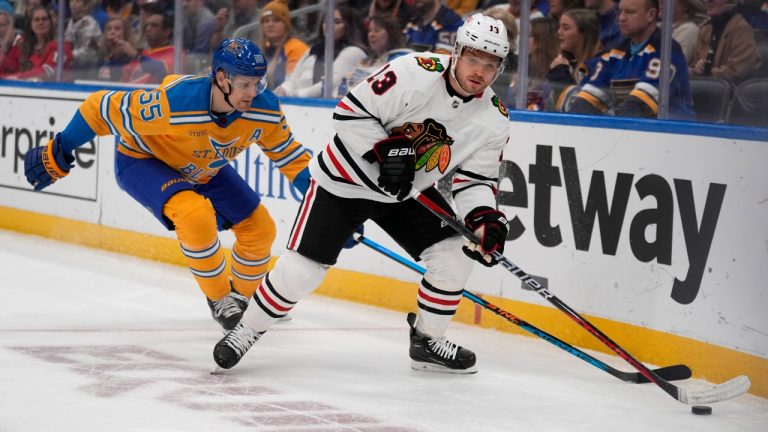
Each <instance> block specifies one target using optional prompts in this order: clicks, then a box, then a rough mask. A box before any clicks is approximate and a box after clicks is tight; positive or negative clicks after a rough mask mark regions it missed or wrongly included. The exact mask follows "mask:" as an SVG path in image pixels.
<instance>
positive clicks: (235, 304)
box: [206, 281, 248, 330]
mask: <svg viewBox="0 0 768 432" xmlns="http://www.w3.org/2000/svg"><path fill="white" fill-rule="evenodd" d="M231 283H232V281H230V286H231ZM206 300H208V307H210V308H211V315H212V316H213V319H215V320H216V322H217V323H219V324H220V325H221V326H222V327H224V330H232V329H233V328H235V326H236V325H237V323H238V322H240V318H242V317H243V312H245V309H246V308H247V307H248V297H246V296H244V295H242V294H240V293H238V292H237V291H235V288H234V287H232V290H231V291H230V293H229V294H227V296H226V297H224V298H223V299H221V300H217V301H212V300H211V299H206Z"/></svg>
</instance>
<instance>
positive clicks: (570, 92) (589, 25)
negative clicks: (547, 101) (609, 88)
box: [547, 9, 601, 112]
mask: <svg viewBox="0 0 768 432" xmlns="http://www.w3.org/2000/svg"><path fill="white" fill-rule="evenodd" d="M557 38H558V40H559V41H560V55H558V56H557V58H555V60H554V61H553V62H552V64H551V65H550V69H549V72H547V79H548V80H549V83H550V85H551V86H552V90H553V96H554V100H555V110H556V111H561V112H566V111H567V107H568V106H569V103H570V100H571V99H572V97H574V96H575V95H576V90H578V86H580V85H581V84H582V83H583V82H584V81H586V79H587V78H589V76H590V75H592V73H593V72H594V71H595V65H596V64H597V62H598V61H600V58H599V56H598V55H599V54H600V51H601V46H600V22H599V18H598V14H597V12H596V11H594V10H592V9H571V10H567V11H565V12H563V14H562V15H560V25H559V27H558V29H557Z"/></svg>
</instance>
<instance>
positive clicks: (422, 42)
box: [405, 0, 464, 54]
mask: <svg viewBox="0 0 768 432" xmlns="http://www.w3.org/2000/svg"><path fill="white" fill-rule="evenodd" d="M462 24H464V20H462V19H461V17H460V16H459V15H458V14H457V13H456V12H454V11H453V10H452V9H450V8H448V7H447V6H445V5H443V4H442V3H441V1H440V0H413V18H411V20H410V21H408V23H407V24H406V25H405V38H406V43H407V44H408V46H410V47H411V48H413V50H414V51H433V52H437V53H443V54H449V53H450V52H451V50H453V44H454V42H455V40H456V30H458V28H459V27H461V25H462Z"/></svg>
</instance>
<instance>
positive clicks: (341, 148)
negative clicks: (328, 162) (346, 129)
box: [333, 135, 389, 196]
mask: <svg viewBox="0 0 768 432" xmlns="http://www.w3.org/2000/svg"><path fill="white" fill-rule="evenodd" d="M333 144H334V145H335V147H336V149H337V150H338V151H339V154H340V155H341V157H342V158H344V161H345V162H346V163H347V165H349V167H350V168H352V171H354V172H355V175H357V178H359V179H360V181H362V182H363V183H365V186H366V187H368V189H370V190H372V191H374V192H377V193H379V194H381V195H384V196H389V195H388V194H386V193H384V192H383V191H382V190H381V189H379V187H378V186H376V184H375V183H374V182H373V181H371V179H369V178H368V176H367V175H366V174H365V173H364V172H363V170H362V169H360V167H359V166H357V163H356V162H355V160H354V159H353V158H352V156H351V155H350V154H349V152H348V151H347V149H346V147H344V143H343V142H341V138H339V136H338V135H334V136H333Z"/></svg>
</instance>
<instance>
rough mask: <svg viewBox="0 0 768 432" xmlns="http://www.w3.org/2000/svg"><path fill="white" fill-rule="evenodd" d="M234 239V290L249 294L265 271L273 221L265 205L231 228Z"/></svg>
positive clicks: (273, 228) (270, 247)
mask: <svg viewBox="0 0 768 432" xmlns="http://www.w3.org/2000/svg"><path fill="white" fill-rule="evenodd" d="M232 232H234V234H235V237H236V238H237V240H236V241H235V245H234V247H233V248H232V281H233V283H234V286H235V290H236V291H237V292H239V293H240V294H242V295H244V296H246V297H251V296H252V295H253V292H254V291H255V290H256V287H257V286H259V282H260V281H261V279H262V278H263V277H264V275H265V274H266V273H267V267H268V265H269V260H270V257H271V256H270V251H271V250H272V242H274V240H275V223H274V222H273V221H272V218H271V217H270V216H269V213H268V212H267V209H266V208H265V207H264V206H261V205H260V206H259V207H257V208H256V210H254V211H253V213H251V215H250V216H249V217H248V218H246V219H245V220H243V221H242V222H240V223H238V224H237V225H235V226H233V227H232Z"/></svg>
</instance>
